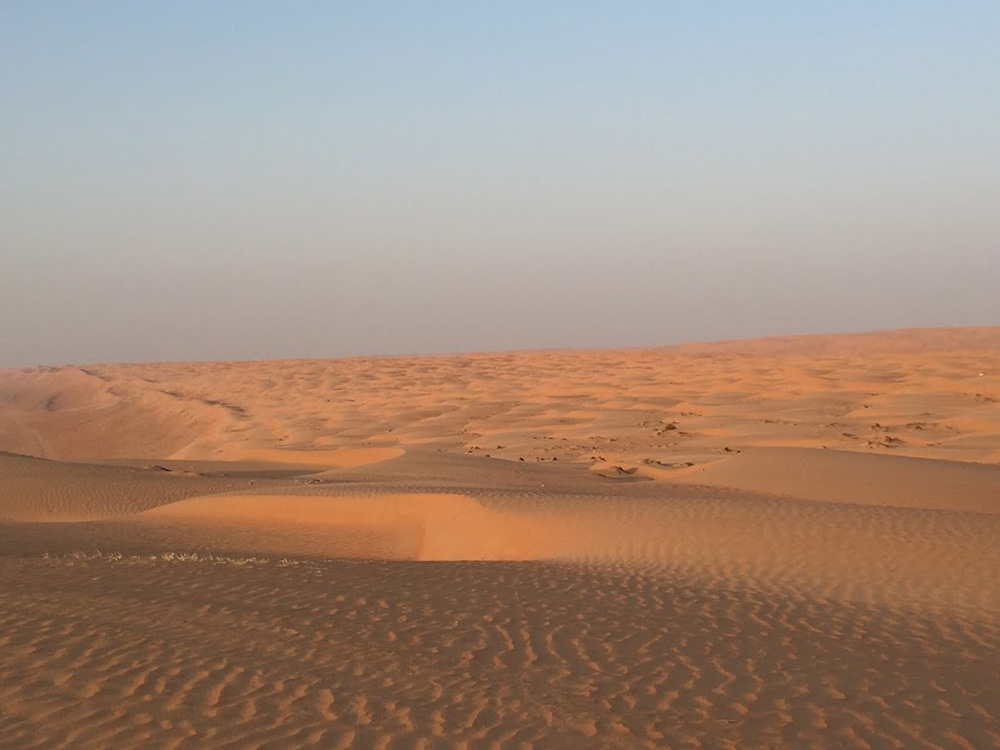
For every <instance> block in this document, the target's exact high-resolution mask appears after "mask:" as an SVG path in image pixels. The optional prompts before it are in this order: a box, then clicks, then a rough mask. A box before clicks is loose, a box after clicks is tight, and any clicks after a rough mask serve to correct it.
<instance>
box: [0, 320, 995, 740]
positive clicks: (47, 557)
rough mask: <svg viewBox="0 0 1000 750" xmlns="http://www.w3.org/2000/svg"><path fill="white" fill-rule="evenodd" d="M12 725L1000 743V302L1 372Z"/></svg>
mask: <svg viewBox="0 0 1000 750" xmlns="http://www.w3.org/2000/svg"><path fill="white" fill-rule="evenodd" d="M0 451H5V453H0V549H2V550H3V553H2V554H0V567H2V569H0V592H2V595H3V601H4V604H5V607H4V608H3V610H2V611H0V620H2V628H0V642H2V644H3V647H2V648H0V747H12V748H24V747H45V748H48V747H60V746H64V747H74V748H75V747H95V748H99V747H150V746H152V747H178V746H196V747H241V748H243V747H301V746H314V747H324V748H325V747H470V748H471V747H532V746H535V747H546V748H548V747H566V748H587V747H594V748H605V747H621V748H632V747H671V748H672V747H692V748H694V747H711V748H759V747H768V748H779V747H809V748H822V747H830V748H842V747H859V748H866V747H867V748H883V747H896V748H909V747H940V748H953V747H957V748H985V747H997V746H1000V686H998V682H997V680H996V675H997V674H998V673H1000V626H998V622H1000V583H998V580H1000V579H998V575H997V572H998V571H1000V545H998V544H997V541H998V539H1000V327H998V328H973V329H929V330H909V331H899V332H885V333H877V334H864V335H842V336H818V337H786V338H782V339H762V340H756V341H741V342H719V343H715V344H687V345H684V346H680V347H671V348H663V349H645V350H620V351H611V350H608V351H565V352H515V353H499V354H467V355H453V356H437V357H381V358H367V359H347V360H336V361H306V360H303V361H277V362H257V363H234V362H231V363H226V362H222V363H193V364H192V363H186V364H185V363H178V364H142V365H90V366H85V367H69V366H67V367H50V368H28V369H11V370H0Z"/></svg>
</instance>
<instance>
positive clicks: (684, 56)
mask: <svg viewBox="0 0 1000 750" xmlns="http://www.w3.org/2000/svg"><path fill="white" fill-rule="evenodd" d="M998 40H1000V3H997V2H996V1H995V0H983V1H975V0H967V1H956V0H951V1H947V2H946V1H942V2H924V1H921V0H909V1H905V2H904V1H898V2H890V1H883V2H870V1H867V0H866V1H864V2H861V1H851V0H846V1H844V2H822V3H821V2H798V1H795V2H793V1H791V0H789V1H787V2H778V1H775V0H772V1H761V2H754V3H747V2H622V3H607V2H548V3H546V2H517V1H513V2H417V1H415V0H413V1H409V2H380V3H367V2H287V3H272V2H211V3H205V2H140V3H137V2H124V1H123V2H88V3H82V2H46V1H44V0H38V1H37V2H27V1H25V2H16V1H13V0H11V1H9V2H3V3H0V96H2V113H3V116H2V117H0V366H3V365H24V364H36V363H61V362H94V361H109V360H126V361H127V360H170V359H182V360H187V359H236V358H267V357H334V356H342V355H354V354H378V353H406V352H437V351H456V350H478V349H507V348H530V347H588V346H631V345H650V344H664V343H674V342H679V341H685V340H703V339H715V338H734V337H746V336H758V335H770V334H785V333H810V332H832V331H851V330H871V329H877V328H892V327H909V326H925V325H962V324H997V323H1000V44H998Z"/></svg>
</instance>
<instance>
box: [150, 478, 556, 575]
mask: <svg viewBox="0 0 1000 750" xmlns="http://www.w3.org/2000/svg"><path fill="white" fill-rule="evenodd" d="M137 519H138V520H141V521H143V522H147V523H172V524H189V525H193V526H197V527H199V528H198V529H196V530H195V532H196V533H198V532H201V533H200V536H201V537H202V538H204V536H205V535H206V534H207V535H208V536H210V537H215V538H216V539H217V542H218V543H217V545H216V546H222V547H226V548H228V546H227V545H231V544H236V546H237V547H238V548H239V549H240V551H241V552H243V553H244V554H246V553H251V554H259V553H272V554H274V553H292V552H294V553H297V554H313V555H321V556H324V557H327V558H362V559H390V560H534V559H538V558H541V557H546V556H552V555H553V553H554V552H555V550H554V535H553V530H552V529H549V528H546V527H545V526H544V525H543V524H541V523H539V522H533V521H531V520H530V519H527V518H520V517H517V516H514V515H512V514H508V513H500V512H497V511H493V510H489V509H487V508H484V507H483V506H482V505H480V504H479V503H477V502H476V501H475V500H474V499H472V498H471V497H466V496H463V495H454V494H430V493H421V494H410V495H407V494H389V495H377V496H370V495H368V496H337V497H310V496H305V495H238V496H232V495H231V496H225V497H201V498H193V499H190V500H182V501H180V502H176V503H172V504H170V505H165V506H161V507H159V508H155V509H153V510H149V511H146V512H144V513H142V514H141V515H140V516H137Z"/></svg>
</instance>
